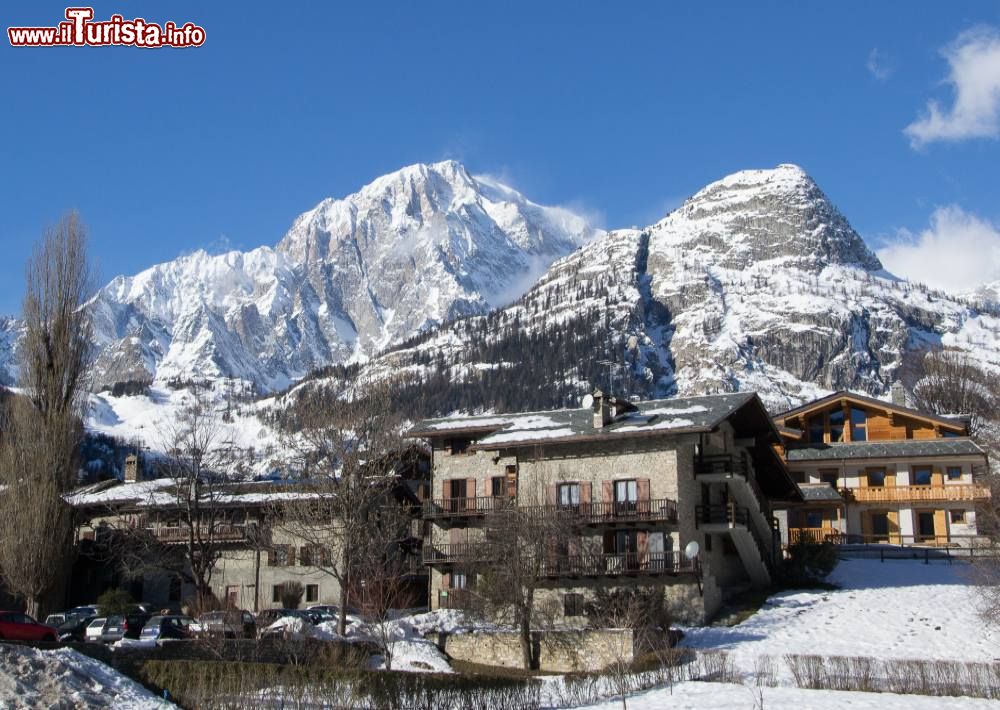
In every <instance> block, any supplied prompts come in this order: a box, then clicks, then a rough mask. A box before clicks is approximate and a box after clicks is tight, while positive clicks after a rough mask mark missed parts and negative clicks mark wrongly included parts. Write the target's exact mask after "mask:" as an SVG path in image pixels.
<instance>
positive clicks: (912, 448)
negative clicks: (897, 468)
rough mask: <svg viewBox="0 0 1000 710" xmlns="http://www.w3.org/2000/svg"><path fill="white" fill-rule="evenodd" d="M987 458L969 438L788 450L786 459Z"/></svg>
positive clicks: (794, 448)
mask: <svg viewBox="0 0 1000 710" xmlns="http://www.w3.org/2000/svg"><path fill="white" fill-rule="evenodd" d="M967 455H979V456H983V457H985V456H986V454H985V452H984V451H983V450H982V449H981V448H979V446H978V445H976V443H975V442H974V441H972V439H969V438H967V437H964V436H963V437H950V438H948V437H946V438H941V439H898V440H890V441H852V442H844V443H839V444H811V445H809V446H789V447H788V448H787V449H786V451H785V458H786V459H787V460H788V463H789V464H792V463H794V462H796V461H829V460H839V459H881V458H894V457H914V458H918V457H924V456H967Z"/></svg>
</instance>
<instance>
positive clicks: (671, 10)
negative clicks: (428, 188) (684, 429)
mask: <svg viewBox="0 0 1000 710" xmlns="http://www.w3.org/2000/svg"><path fill="white" fill-rule="evenodd" d="M11 5H12V3H6V4H5V5H4V7H3V9H2V10H0V18H2V21H3V25H4V28H5V29H6V27H7V26H12V25H13V26H18V25H50V24H51V25H54V24H56V23H57V22H58V21H59V20H60V19H62V18H63V10H64V8H65V3H51V2H40V1H37V0H36V1H32V2H24V3H21V7H11ZM94 8H95V15H96V18H97V19H106V18H108V17H109V16H110V15H111V14H112V13H115V12H120V13H121V14H123V15H125V16H126V17H127V18H132V17H136V16H142V17H145V18H146V19H147V20H150V21H158V22H164V21H166V20H174V21H177V22H178V23H183V22H186V21H193V22H195V23H197V24H199V25H201V26H203V27H204V28H205V29H206V32H207V41H206V43H205V45H204V46H202V47H200V48H194V49H185V50H173V49H158V50H144V49H137V48H125V47H107V48H75V47H74V48H17V49H15V48H12V47H10V46H9V45H8V43H7V41H6V38H4V39H3V42H2V43H0V91H2V92H3V96H4V102H3V108H0V137H2V141H0V196H2V197H0V201H2V207H3V209H0V243H2V245H3V249H4V258H3V259H2V261H0V312H15V311H17V310H18V309H19V302H20V297H21V290H22V287H23V283H22V278H21V274H22V271H23V263H24V259H25V258H26V256H27V254H28V251H29V248H30V244H31V242H32V241H33V240H34V239H35V238H36V237H37V235H38V234H39V233H40V231H41V230H42V228H43V227H44V226H45V225H46V224H49V223H52V222H54V221H55V220H56V219H58V217H59V216H60V214H62V213H63V212H65V211H66V210H68V209H71V208H75V209H78V210H79V211H80V213H81V214H82V216H83V218H84V220H85V222H86V223H87V224H88V225H89V227H90V230H91V238H92V247H93V252H94V256H95V258H96V260H97V262H98V264H99V268H100V272H101V276H102V278H103V279H104V280H106V279H110V278H111V277H112V276H114V275H116V274H118V273H133V272H135V271H138V270H140V269H142V268H144V267H146V266H149V265H151V264H153V263H156V262H159V261H164V260H168V259H171V258H173V257H175V256H177V255H178V254H180V253H182V252H186V251H191V250H193V249H196V248H200V247H204V248H208V249H210V250H213V249H215V250H218V249H222V248H223V247H224V246H227V245H228V246H231V247H238V248H250V247H254V246H258V245H261V244H274V243H276V242H277V241H278V240H279V239H280V237H281V235H282V234H283V233H284V231H285V230H286V229H287V228H288V226H289V225H290V223H291V221H292V219H293V218H294V217H295V216H296V215H297V214H299V213H300V212H302V211H304V210H306V209H309V208H310V207H312V206H313V205H314V204H315V203H316V202H318V201H319V200H320V199H322V198H324V197H327V196H335V197H336V196H343V195H345V194H348V193H350V192H352V191H354V190H356V189H357V188H359V187H360V186H361V185H363V184H365V183H367V182H368V181H370V180H371V179H372V178H374V177H376V176H378V175H381V174H383V173H386V172H389V171H391V170H394V169H396V168H398V167H401V166H403V165H407V164H410V163H414V162H418V161H428V162H429V161H435V160H439V159H442V158H456V159H459V160H461V161H463V162H464V163H465V164H466V165H467V166H468V167H469V169H470V170H471V171H472V172H474V173H479V172H487V173H491V174H495V175H499V176H502V177H503V178H505V179H506V180H507V181H509V182H510V183H511V184H512V185H513V186H514V187H517V188H518V189H520V190H521V191H522V192H524V193H525V194H526V195H527V196H529V197H530V198H531V199H533V200H535V201H538V202H543V203H558V204H566V205H571V206H577V207H579V208H581V209H584V210H586V211H588V212H591V213H595V214H599V215H600V216H601V219H602V220H603V223H604V226H608V227H617V226H630V225H644V224H648V223H650V222H652V221H654V220H655V219H657V218H659V217H661V216H662V215H663V214H665V213H666V212H667V211H668V209H670V208H671V207H674V206H676V205H677V204H678V203H679V202H680V201H681V200H682V199H683V198H684V197H686V196H688V195H690V194H691V193H692V192H694V191H695V190H697V189H698V188H699V187H701V186H703V185H704V184H705V183H707V182H710V181H712V180H714V179H717V178H719V177H721V176H723V175H725V174H727V173H729V172H733V171H735V170H738V169H742V168H750V167H770V166H774V165H776V164H778V163H783V162H794V163H798V164H800V165H802V166H803V167H804V168H805V169H806V170H807V171H808V172H809V173H810V174H811V175H812V176H813V177H814V178H815V179H816V180H817V181H818V182H819V184H820V186H821V187H822V188H823V189H824V190H825V191H826V192H827V194H828V195H829V196H830V197H831V198H832V199H833V201H834V202H835V203H836V204H837V205H838V206H839V207H840V209H841V211H843V212H844V214H845V215H846V216H847V217H848V219H850V220H851V222H852V223H853V225H854V226H855V228H856V229H858V231H859V232H861V234H862V235H863V236H864V237H865V238H866V239H867V240H868V241H869V243H870V244H872V245H873V246H883V245H885V244H886V243H893V242H897V241H899V240H902V247H900V249H902V250H903V251H902V252H900V254H901V255H900V254H897V256H899V258H900V261H899V262H898V263H899V264H904V265H906V266H905V268H906V270H907V272H912V275H914V276H915V277H918V278H923V279H925V280H933V278H934V277H935V274H934V271H933V270H930V271H927V270H926V269H925V272H926V273H924V272H921V268H922V265H923V264H925V263H926V262H927V261H928V259H931V260H933V255H934V253H935V252H934V249H937V250H939V251H940V250H947V251H948V252H949V253H954V248H956V246H957V247H962V248H967V243H968V242H970V241H971V243H973V244H975V245H977V246H976V249H977V250H979V249H983V248H985V249H987V250H989V249H990V248H991V247H992V246H995V247H996V255H995V256H994V257H993V258H994V259H995V261H996V264H995V267H996V268H995V271H990V269H992V268H993V266H991V264H992V263H993V262H989V261H987V264H986V266H985V267H984V266H982V265H981V264H980V265H979V266H978V267H977V268H976V269H973V270H971V271H969V273H967V274H958V275H955V274H953V275H952V281H956V280H957V281H959V282H961V281H964V280H968V281H970V282H971V281H983V280H987V279H988V278H992V277H993V276H992V275H993V274H994V273H995V278H997V279H1000V231H998V230H997V224H998V223H1000V200H998V199H997V198H998V197H1000V190H998V181H997V178H998V166H1000V143H998V140H997V131H998V129H997V125H996V120H997V103H1000V78H998V77H1000V65H995V64H994V60H993V55H992V51H993V48H994V44H993V41H994V40H995V39H996V36H997V35H996V32H997V28H998V27H1000V4H996V3H983V2H947V3H937V2H936V3H931V2H879V3H860V2H859V3H829V2H794V3H793V2H781V3H746V2H734V3H713V4H709V3H654V2H648V3H607V2H546V3H537V2H534V3H529V2H526V3H488V4H487V3H470V2H433V1H431V2H423V3H413V2H398V3H376V2H365V3H330V2H315V3H305V2H302V3H280V4H279V3H268V4H264V3H255V2H244V3H240V4H237V3H225V2H214V3H205V2H170V3H165V2H139V1H133V2H127V3H126V2H99V3H97V4H96V5H94ZM991 28H992V29H991ZM975 41H978V42H980V46H979V49H980V50H981V52H980V54H981V56H978V55H975V50H976V48H975V47H973V48H972V50H970V52H972V54H971V55H970V54H968V53H966V54H962V51H963V50H964V49H968V46H967V45H968V44H969V43H970V42H975ZM996 46H997V47H1000V40H998V41H997V43H996ZM997 56H1000V54H998V55H997ZM977 62H978V63H977ZM949 77H951V80H949ZM994 80H996V83H995V84H994V83H991V82H992V81H994ZM961 96H964V97H965V100H964V103H963V102H961V101H959V102H958V103H956V102H957V100H958V98H960V97H961ZM929 101H936V102H938V109H937V111H938V114H937V115H936V118H935V116H934V115H933V114H932V113H931V112H930V111H931V110H930V108H929V104H928V102H929ZM959 104H961V105H959ZM991 110H992V114H991ZM991 116H992V118H991ZM928 117H930V119H931V120H927V119H928ZM921 121H923V123H920V122H921ZM991 121H992V123H991ZM914 125H916V126H917V128H911V129H910V132H909V133H907V132H906V129H907V127H908V126H914ZM901 230H906V231H902V232H901ZM970 235H972V236H970ZM963 245H965V246H964V247H963ZM906 249H909V250H910V251H908V252H907V251H906ZM894 258H895V257H894ZM980 261H981V260H980ZM928 274H929V276H928ZM948 285H949V286H953V287H955V285H954V284H948Z"/></svg>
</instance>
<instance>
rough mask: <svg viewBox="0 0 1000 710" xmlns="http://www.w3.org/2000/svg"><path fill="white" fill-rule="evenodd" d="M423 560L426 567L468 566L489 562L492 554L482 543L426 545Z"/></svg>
mask: <svg viewBox="0 0 1000 710" xmlns="http://www.w3.org/2000/svg"><path fill="white" fill-rule="evenodd" d="M423 559H424V564H425V565H432V566H440V565H453V564H468V563H470V562H489V559H490V554H489V550H488V549H487V547H486V544H485V543H482V542H478V543H476V542H456V543H451V544H448V545H431V544H430V543H424V548H423Z"/></svg>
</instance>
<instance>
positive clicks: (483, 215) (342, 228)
mask: <svg viewBox="0 0 1000 710" xmlns="http://www.w3.org/2000/svg"><path fill="white" fill-rule="evenodd" d="M597 234H599V232H598V231H596V230H594V229H593V228H591V227H590V226H589V225H588V224H587V223H586V221H585V220H584V219H583V218H581V217H579V216H577V215H575V214H573V213H571V212H569V211H567V210H565V209H562V208H558V207H543V206H541V205H537V204H535V203H532V202H530V201H528V200H527V199H525V198H524V197H523V196H522V195H520V194H519V193H518V192H516V191H514V190H512V189H510V188H508V187H506V186H503V185H501V184H499V183H497V182H495V181H494V180H492V179H486V178H483V179H479V178H475V177H473V176H471V175H469V173H468V172H467V171H466V170H465V168H464V167H463V166H462V165H460V164H458V163H456V162H454V161H445V162H442V163H436V164H433V165H423V164H420V165H413V166H410V167H407V168H403V169H402V170H399V171H397V172H395V173H392V174H390V175H385V176H383V177H380V178H378V179H376V180H375V181H374V182H372V183H371V184H370V185H368V186H366V187H364V188H362V189H361V190H360V191H358V192H357V193H355V194H353V195H350V196H348V197H346V198H343V199H340V200H334V199H327V200H324V201H323V202H321V203H320V204H319V205H317V206H316V207H315V208H313V209H312V210H309V211H308V212H305V213H304V214H302V215H301V216H299V217H298V218H297V219H296V220H295V222H294V223H293V225H292V227H291V229H289V231H288V233H287V234H286V235H285V236H284V238H283V239H282V240H281V241H280V242H279V244H278V245H277V247H276V248H274V249H271V248H269V247H261V248H259V249H254V250H253V251H250V252H246V253H241V252H230V253H228V254H222V255H209V254H207V253H206V252H204V251H198V252H195V253H194V254H190V255H187V256H183V257H181V258H179V259H176V260H174V261H171V262H167V263H165V264H159V265H157V266H154V267H152V268H150V269H147V270H146V271H143V272H141V273H140V274H137V275H136V276H131V277H126V276H120V277H118V278H116V279H114V280H113V281H112V282H111V283H109V284H108V285H107V286H105V287H104V288H103V289H101V291H100V292H99V293H98V294H97V296H96V297H95V299H94V318H95V336H96V340H97V344H98V346H99V348H100V354H99V357H98V360H97V364H96V367H95V375H96V384H97V385H98V386H106V385H110V384H112V383H114V382H124V381H130V380H133V381H154V380H155V381H158V382H166V381H170V380H188V379H218V378H237V379H241V380H246V381H250V382H253V383H254V384H255V385H256V386H257V387H258V388H259V389H262V390H265V391H266V390H268V389H271V388H275V387H284V386H286V385H287V384H289V383H290V382H292V381H294V380H295V379H297V378H299V377H302V376H303V375H305V374H306V373H308V372H309V371H310V370H312V369H315V368H317V367H321V366H324V365H329V364H333V363H340V362H347V361H352V360H355V361H356V360H364V359H366V358H367V357H369V356H371V355H372V354H374V353H375V352H377V351H379V350H382V349H384V348H385V347H387V346H389V345H392V344H394V343H397V342H398V341H400V340H401V339H403V338H406V337H409V336H411V335H413V334H414V333H417V332H420V331H421V330H425V329H427V328H430V327H433V326H435V325H438V324H441V323H443V322H446V321H449V320H452V319H454V318H457V317H460V316H465V315H472V314H478V313H485V312H487V311H488V310H490V309H491V308H492V307H495V306H499V305H503V304H505V303H508V302H510V301H511V300H513V299H516V298H517V297H518V296H520V295H521V293H523V291H524V290H525V289H527V288H529V287H530V286H531V284H532V283H533V282H534V280H535V278H537V276H538V275H540V274H541V273H543V272H544V270H545V269H546V268H547V267H548V266H549V264H551V263H552V262H553V261H554V260H555V259H557V258H559V257H561V256H563V255H565V254H567V253H569V252H571V251H573V250H574V249H576V248H577V247H578V246H580V245H581V244H583V243H586V242H587V241H589V240H590V239H591V238H593V237H594V236H595V235H597Z"/></svg>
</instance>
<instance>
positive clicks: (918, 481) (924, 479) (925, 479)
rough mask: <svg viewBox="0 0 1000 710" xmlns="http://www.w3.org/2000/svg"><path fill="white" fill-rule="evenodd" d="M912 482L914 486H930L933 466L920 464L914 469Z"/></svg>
mask: <svg viewBox="0 0 1000 710" xmlns="http://www.w3.org/2000/svg"><path fill="white" fill-rule="evenodd" d="M911 483H912V484H913V485H914V486H929V485H931V467H930V466H918V467H917V468H914V469H913V481H911Z"/></svg>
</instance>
